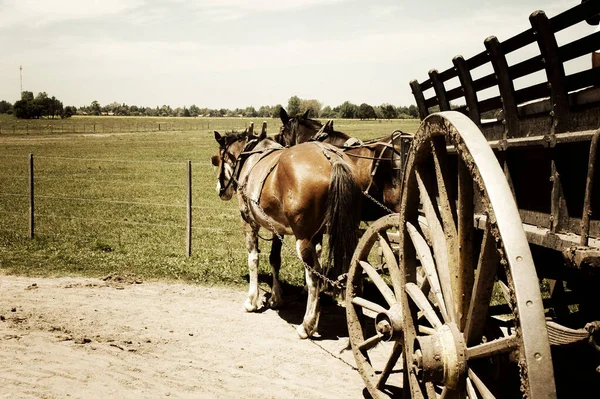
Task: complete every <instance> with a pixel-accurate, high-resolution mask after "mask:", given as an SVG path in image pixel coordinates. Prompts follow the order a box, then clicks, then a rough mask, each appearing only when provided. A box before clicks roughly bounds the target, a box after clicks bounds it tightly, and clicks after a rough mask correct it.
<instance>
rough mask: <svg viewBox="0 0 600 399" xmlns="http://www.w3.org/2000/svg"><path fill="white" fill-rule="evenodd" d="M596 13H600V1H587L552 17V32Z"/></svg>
mask: <svg viewBox="0 0 600 399" xmlns="http://www.w3.org/2000/svg"><path fill="white" fill-rule="evenodd" d="M597 14H600V1H588V2H586V3H585V4H579V5H577V6H575V7H573V8H570V9H568V10H567V11H564V12H562V13H560V14H558V15H557V16H555V17H553V18H552V19H551V20H550V25H551V26H552V31H553V32H559V31H561V30H563V29H565V28H568V27H569V26H573V25H575V24H577V23H579V22H581V21H583V20H585V19H587V18H589V17H592V16H594V15H597Z"/></svg>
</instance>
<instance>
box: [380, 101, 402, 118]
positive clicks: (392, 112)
mask: <svg viewBox="0 0 600 399" xmlns="http://www.w3.org/2000/svg"><path fill="white" fill-rule="evenodd" d="M379 108H380V109H381V116H382V117H383V118H384V119H394V118H397V117H398V110H397V109H396V107H394V106H393V105H392V104H381V106H380V107H379Z"/></svg>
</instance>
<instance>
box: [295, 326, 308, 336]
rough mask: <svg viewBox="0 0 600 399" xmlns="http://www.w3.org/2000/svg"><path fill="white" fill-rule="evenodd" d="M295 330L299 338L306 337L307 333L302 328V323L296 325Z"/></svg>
mask: <svg viewBox="0 0 600 399" xmlns="http://www.w3.org/2000/svg"><path fill="white" fill-rule="evenodd" d="M296 332H297V333H298V336H300V339H306V338H308V334H307V333H306V330H305V329H304V325H302V324H300V325H299V326H298V327H296Z"/></svg>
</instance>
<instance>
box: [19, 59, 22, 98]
mask: <svg viewBox="0 0 600 399" xmlns="http://www.w3.org/2000/svg"><path fill="white" fill-rule="evenodd" d="M19 75H20V78H21V96H22V95H23V65H19ZM21 96H19V98H20V97H21Z"/></svg>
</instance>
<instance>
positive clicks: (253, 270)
mask: <svg viewBox="0 0 600 399" xmlns="http://www.w3.org/2000/svg"><path fill="white" fill-rule="evenodd" d="M246 249H247V250H248V277H249V283H250V287H249V288H248V298H247V299H246V301H245V302H244V309H245V310H246V312H254V311H256V310H258V307H259V303H258V294H259V292H258V230H255V229H251V228H248V229H247V230H246Z"/></svg>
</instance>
